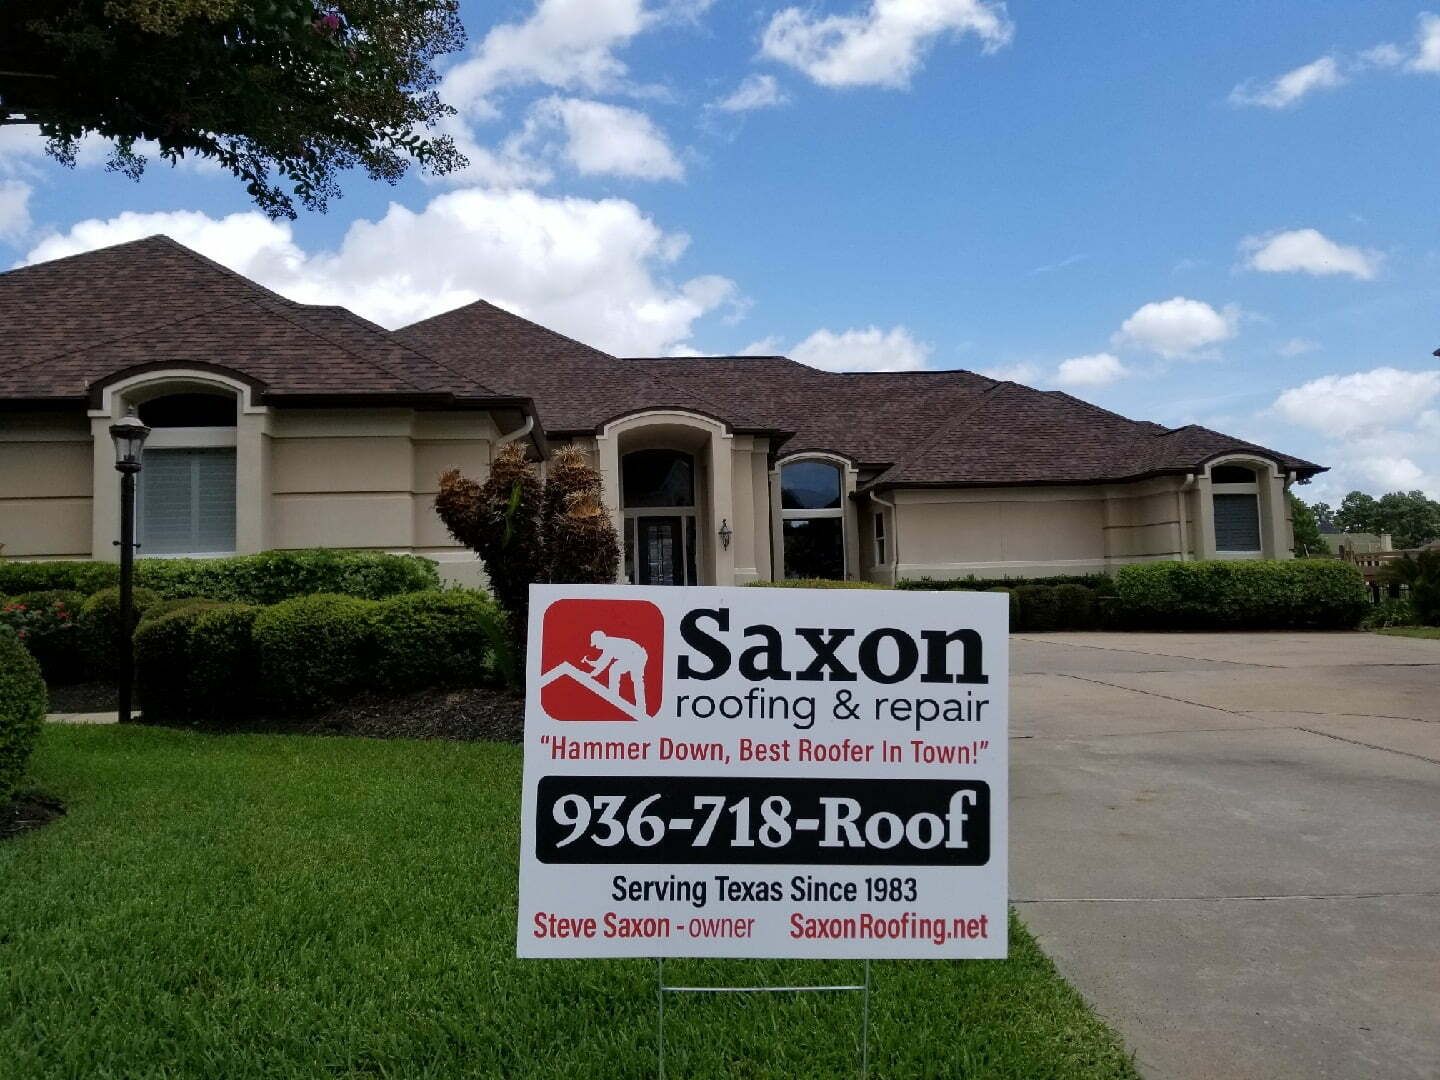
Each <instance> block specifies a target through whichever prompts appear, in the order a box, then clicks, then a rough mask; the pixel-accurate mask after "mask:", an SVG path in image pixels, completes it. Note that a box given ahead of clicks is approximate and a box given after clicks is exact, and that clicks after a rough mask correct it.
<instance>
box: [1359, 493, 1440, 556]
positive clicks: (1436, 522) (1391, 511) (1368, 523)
mask: <svg viewBox="0 0 1440 1080" xmlns="http://www.w3.org/2000/svg"><path fill="white" fill-rule="evenodd" d="M1335 523H1336V524H1337V525H1339V526H1340V528H1342V529H1344V530H1345V531H1346V532H1368V533H1389V534H1390V535H1391V537H1392V538H1393V540H1394V542H1395V546H1396V547H1397V548H1418V547H1424V546H1425V545H1426V544H1429V543H1432V542H1434V541H1435V540H1437V539H1440V502H1436V501H1435V500H1434V499H1431V498H1428V497H1427V496H1426V494H1425V493H1424V492H1423V491H1392V492H1390V493H1389V494H1388V495H1382V496H1380V498H1378V499H1377V498H1375V497H1374V496H1372V495H1367V494H1365V492H1363V491H1352V492H1350V494H1348V495H1346V496H1345V499H1344V501H1343V502H1341V504H1340V509H1339V510H1338V511H1336V513H1335Z"/></svg>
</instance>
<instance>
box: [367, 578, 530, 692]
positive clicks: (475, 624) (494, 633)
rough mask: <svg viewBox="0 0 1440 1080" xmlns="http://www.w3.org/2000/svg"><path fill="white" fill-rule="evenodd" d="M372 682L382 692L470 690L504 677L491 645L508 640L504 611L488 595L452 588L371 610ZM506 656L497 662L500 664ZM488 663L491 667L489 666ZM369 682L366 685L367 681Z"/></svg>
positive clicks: (389, 602) (409, 597)
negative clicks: (496, 668)
mask: <svg viewBox="0 0 1440 1080" xmlns="http://www.w3.org/2000/svg"><path fill="white" fill-rule="evenodd" d="M369 629H370V642H369V645H370V648H371V650H372V651H373V655H374V663H373V666H372V667H371V670H370V680H373V685H375V686H377V687H378V688H380V689H384V690H392V691H406V690H422V689H426V688H428V687H432V686H473V685H475V684H476V683H477V682H488V681H492V680H493V679H494V678H496V677H502V678H504V677H506V676H507V675H509V674H513V673H512V672H504V671H500V672H496V671H494V670H493V667H494V664H495V660H496V659H497V658H496V657H495V656H494V650H493V644H492V643H494V642H496V641H502V640H508V635H507V623H506V620H505V615H504V613H503V612H502V611H501V610H500V608H499V607H498V606H496V604H495V602H494V601H493V600H491V599H490V598H489V597H488V596H485V595H484V594H482V593H476V592H463V591H460V590H452V591H450V592H438V593H416V594H414V595H412V596H401V597H396V598H395V599H393V600H388V601H386V602H384V603H382V604H379V605H377V606H376V607H375V608H374V609H373V610H372V611H371V612H370V628H369ZM508 658H509V654H508V652H507V653H506V654H504V655H502V656H501V657H500V658H499V659H500V661H501V666H502V667H503V666H505V662H506V661H507V660H508ZM487 665H489V666H488V667H487ZM370 680H367V681H370Z"/></svg>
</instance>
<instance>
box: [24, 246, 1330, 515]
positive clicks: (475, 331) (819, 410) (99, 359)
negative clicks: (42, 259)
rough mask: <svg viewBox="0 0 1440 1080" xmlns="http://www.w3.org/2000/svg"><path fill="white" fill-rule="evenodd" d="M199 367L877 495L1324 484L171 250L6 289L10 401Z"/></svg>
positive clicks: (1086, 418)
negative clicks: (1212, 472)
mask: <svg viewBox="0 0 1440 1080" xmlns="http://www.w3.org/2000/svg"><path fill="white" fill-rule="evenodd" d="M177 362H179V363H207V364H218V365H222V366H224V367H226V368H229V369H231V370H234V371H237V372H239V373H241V374H242V375H244V376H245V377H246V378H248V379H250V380H251V381H252V382H254V383H256V384H257V385H258V386H259V387H260V389H261V393H262V400H264V401H267V402H273V403H276V404H284V403H286V402H287V401H290V402H294V403H300V402H307V403H308V402H313V401H318V400H326V401H331V402H336V403H339V402H343V401H345V400H347V399H354V400H360V399H361V398H375V397H378V398H382V399H385V398H389V399H394V400H397V401H399V400H410V399H424V400H436V401H440V400H443V401H447V402H452V403H453V402H473V403H477V404H480V403H484V402H490V403H498V402H506V403H515V402H516V399H525V398H528V399H533V400H534V401H536V402H537V403H538V404H539V406H540V411H541V416H542V418H543V426H544V427H545V428H546V429H547V430H548V431H549V432H551V433H552V434H575V433H580V432H590V431H595V430H597V429H598V428H600V427H601V426H603V425H604V424H605V423H607V422H608V421H610V420H613V419H616V418H617V417H620V416H623V415H625V414H627V413H631V412H635V411H638V410H642V409H655V408H665V407H675V408H685V409H691V410H694V411H697V412H702V413H705V414H707V415H710V416H713V417H716V418H718V419H720V420H723V421H724V422H725V423H727V424H728V425H729V426H730V427H731V428H732V429H734V430H737V431H754V432H764V433H767V434H769V435H771V436H772V437H773V438H774V440H775V443H776V444H777V445H780V446H781V452H782V453H785V454H790V453H798V452H802V451H821V450H824V451H830V452H833V453H838V454H842V455H844V456H846V457H848V458H850V459H851V460H852V461H854V462H855V463H856V464H857V465H859V466H861V467H863V468H866V469H867V470H875V471H876V472H877V475H876V476H875V479H874V480H873V483H874V485H876V486H879V487H882V488H883V487H890V486H960V485H971V484H973V485H1003V484H1031V483H1035V484H1039V483H1096V482H1104V481H1108V480H1125V479H1133V478H1137V477H1141V476H1149V475H1155V474H1157V473H1165V472H1172V473H1173V472H1186V471H1190V470H1193V469H1196V468H1198V467H1200V466H1201V465H1203V464H1204V463H1205V462H1206V461H1208V460H1209V459H1210V458H1212V457H1214V456H1216V455H1217V454H1220V453H1223V452H1227V451H1248V452H1253V453H1258V454H1262V455H1264V456H1266V457H1269V458H1271V459H1273V460H1275V461H1276V462H1277V463H1279V464H1280V466H1281V467H1282V468H1285V469H1293V470H1295V471H1296V472H1299V473H1301V474H1303V475H1309V474H1312V473H1314V472H1318V471H1320V466H1318V465H1315V464H1313V463H1311V462H1308V461H1303V460H1301V459H1299V458H1292V457H1288V456H1286V455H1283V454H1278V453H1275V452H1273V451H1270V450H1266V449H1264V448H1263V447H1258V446H1255V445H1254V444H1252V443H1247V442H1244V441H1242V440H1239V439H1233V438H1231V437H1230V436H1228V435H1223V434H1221V433H1219V432H1216V431H1211V430H1209V429H1207V428H1202V427H1198V426H1194V425H1190V426H1187V427H1181V428H1174V429H1171V428H1165V427H1162V426H1161V425H1159V424H1152V423H1148V422H1144V421H1137V420H1130V419H1127V418H1126V417H1123V416H1120V415H1118V414H1116V413H1112V412H1109V411H1107V410H1105V409H1101V408H1099V407H1098V406H1095V405H1091V404H1089V403H1088V402H1084V401H1081V400H1079V399H1078V398H1074V397H1071V396H1070V395H1068V394H1063V393H1059V392H1056V391H1040V390H1033V389H1031V388H1029V387H1025V386H1020V385H1018V384H1016V383H1010V382H997V381H995V380H994V379H990V378H987V377H985V376H983V375H977V374H975V373H974V372H969V371H927V372H906V373H895V374H890V373H880V372H877V373H855V374H836V373H832V372H826V371H820V370H818V369H815V368H810V367H806V366H805V365H803V364H798V363H796V362H795V361H793V360H788V359H786V358H785V357H779V356H771V357H733V356H730V357H699V358H690V357H686V358H674V359H671V358H665V359H660V358H645V359H630V360H621V359H618V358H616V357H614V356H611V355H609V354H608V353H604V352H601V351H600V350H598V349H593V348H591V347H589V346H588V345H584V344H582V343H580V342H578V341H575V340H573V339H571V338H567V337H565V336H564V335H562V334H557V333H556V332H554V331H553V330H547V329H546V328H545V327H543V326H539V325H537V324H535V323H533V322H530V321H529V320H527V319H523V318H520V317H519V316H517V315H513V314H511V313H510V312H507V311H504V310H503V309H501V308H498V307H495V306H494V305H493V304H489V303H486V302H484V301H478V302H476V303H473V304H469V305H467V306H465V307H462V308H458V309H457V310H455V311H450V312H446V313H445V314H443V315H437V316H435V317H434V318H431V319H426V320H424V321H423V322H419V323H416V324H414V325H413V326H408V327H406V328H404V329H403V330H399V331H396V332H394V333H390V332H388V331H386V330H384V329H382V328H381V327H379V326H376V325H375V324H373V323H370V322H367V321H366V320H364V319H362V318H360V317H359V316H358V315H355V314H353V313H352V312H349V311H346V310H345V309H344V308H338V307H321V306H314V305H306V304H297V303H295V302H293V301H290V300H287V299H285V298H284V297H282V296H279V295H278V294H276V293H273V292H271V291H270V290H268V289H265V288H263V287H262V286H260V285H257V284H255V283H254V282H251V281H248V280H246V279H245V278H243V277H241V276H240V275H239V274H236V273H234V272H233V271H231V270H227V269H226V268H225V267H223V266H220V265H219V264H218V263H214V262H212V261H210V260H209V259H206V258H204V257H203V256H201V255H198V254H196V253H195V252H193V251H190V250H189V249H188V248H185V247H182V246H181V245H180V244H177V243H175V242H174V241H173V240H170V239H168V238H167V237H163V236H155V237H148V238H146V239H144V240H137V241H134V242H132V243H128V244H119V245H116V246H115V247H110V248H104V249H101V250H99V251H93V252H89V253H87V254H84V255H76V256H72V257H70V258H66V259H57V260H55V261H54V262H49V263H42V264H39V265H37V266H32V267H26V268H23V269H20V270H14V271H11V272H10V273H7V274H0V401H3V400H5V399H10V400H16V399H19V400H31V401H33V400H42V399H48V400H56V399H60V400H71V401H77V402H78V401H83V400H84V398H85V396H86V394H87V393H88V392H89V390H90V388H91V387H92V386H94V385H95V384H96V383H97V381H99V380H103V379H105V378H107V377H108V376H112V375H114V374H116V373H117V372H122V371H125V370H128V369H130V368H134V367H137V366H140V365H145V364H158V363H177Z"/></svg>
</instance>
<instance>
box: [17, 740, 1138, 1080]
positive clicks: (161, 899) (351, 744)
mask: <svg viewBox="0 0 1440 1080" xmlns="http://www.w3.org/2000/svg"><path fill="white" fill-rule="evenodd" d="M34 771H35V780H36V782H37V784H38V785H39V786H40V787H42V788H43V789H44V790H46V791H48V792H50V793H52V794H55V795H58V796H60V797H61V798H63V799H64V800H65V801H66V802H67V803H68V804H69V814H68V815H67V816H66V817H65V818H64V819H62V820H61V821H59V822H57V823H55V824H52V825H50V826H47V827H46V828H44V829H41V830H38V831H35V832H31V833H27V834H24V835H22V836H20V837H18V838H15V839H12V840H9V841H6V842H5V843H3V844H0V883H3V884H0V1062H4V1068H3V1069H0V1072H5V1074H6V1075H13V1076H24V1077H52V1076H53V1077H61V1076H65V1077H69V1076H80V1075H84V1076H91V1077H125V1078H136V1077H166V1078H178V1077H206V1078H208V1077H220V1076H223V1077H226V1078H229V1080H235V1078H243V1077H267V1078H268V1077H317V1076H323V1077H402V1076H403V1077H441V1076H446V1077H448V1076H458V1075H465V1076H486V1077H490V1076H493V1077H507V1078H509V1077H577V1078H582V1077H607V1078H608V1077H648V1076H653V1075H654V1073H655V1062H656V1023H655V1020H656V1017H655V967H654V964H653V963H652V962H650V961H638V960H636V961H628V960H626V961H619V960H612V961H588V962H580V961H540V960H529V961H520V960H517V959H515V956H514V940H515V907H516V862H517V848H518V840H517V818H518V801H519V794H518V793H519V775H520V753H519V748H518V747H515V746H510V745H502V744H485V743H460V744H457V743H438V742H404V741H388V742H387V741H370V740H359V739H340V738H307V737H302V736H273V735H272V736H265V735H254V736H247V735H229V736H216V735H201V734H196V733H189V732H180V731H171V730H162V729H146V728H116V727H111V728H80V727H74V728H71V727H59V726H51V727H49V728H47V730H46V731H45V734H44V737H43V740H42V743H41V746H40V749H39V751H38V753H37V755H36V760H35V770H34ZM1011 933H1012V938H1011V951H1012V957H1011V959H1010V960H1007V961H971V962H968V963H952V962H936V961H932V962H925V963H919V962H908V961H892V962H883V963H877V964H876V965H875V970H874V987H875V990H874V996H873V999H872V1004H871V1016H872V1025H873V1026H872V1029H871V1030H872V1036H871V1076H873V1077H876V1078H879V1077H920V1076H925V1077H929V1076H949V1077H959V1076H975V1077H979V1076H984V1077H1016V1078H1020V1077H1024V1078H1034V1077H1056V1078H1058V1077H1086V1078H1092V1077H1095V1078H1099V1077H1106V1078H1109V1077H1124V1078H1133V1077H1134V1076H1135V1073H1134V1071H1133V1068H1132V1067H1131V1065H1130V1063H1129V1059H1128V1057H1127V1055H1126V1054H1125V1052H1124V1051H1123V1050H1122V1048H1121V1046H1120V1045H1119V1042H1118V1040H1117V1039H1116V1037H1115V1035H1114V1034H1113V1033H1112V1032H1111V1031H1110V1030H1109V1029H1108V1028H1106V1027H1105V1025H1104V1024H1103V1023H1102V1022H1101V1021H1100V1020H1098V1019H1097V1018H1096V1017H1095V1015H1094V1014H1093V1013H1091V1012H1090V1011H1089V1009H1088V1008H1087V1007H1086V1006H1085V1004H1084V1002H1083V1001H1082V1000H1081V999H1080V997H1079V996H1078V995H1077V994H1076V993H1075V992H1074V991H1073V990H1072V989H1070V987H1069V986H1067V985H1066V984H1065V982H1064V981H1063V980H1061V979H1060V977H1059V976H1058V975H1057V974H1056V972H1055V970H1054V968H1053V967H1052V966H1051V964H1050V962H1049V961H1048V960H1047V959H1046V958H1045V957H1044V956H1043V955H1042V954H1041V952H1040V951H1039V949H1038V948H1037V947H1036V945H1035V943H1034V941H1033V939H1032V938H1031V937H1030V936H1029V934H1028V933H1026V931H1025V930H1024V928H1023V927H1022V926H1021V925H1019V924H1018V922H1017V923H1015V925H1014V926H1013V928H1012V931H1011ZM858 968H859V965H858V963H854V962H850V963H840V962H836V963H816V962H760V961H728V962H715V961H672V962H671V963H669V964H667V965H666V974H667V976H673V977H675V978H676V979H677V981H678V980H679V979H681V978H683V979H684V980H685V981H687V982H689V981H690V980H696V981H703V980H715V981H719V980H729V981H742V982H760V981H776V980H781V981H791V980H800V981H832V980H836V979H842V978H844V979H848V978H853V977H855V976H857V975H858V974H859V971H858ZM667 1027H668V1039H667V1046H668V1061H667V1064H668V1066H669V1075H671V1076H674V1077H687V1076H699V1077H715V1076H727V1077H746V1078H749V1077H831V1076H843V1075H847V1074H853V1073H854V1072H855V1071H857V1069H856V1067H857V1063H858V1036H859V1000H858V995H842V996H830V995H814V994H812V995H796V996H788V997H780V996H771V995H764V996H761V995H754V996H751V995H746V996H743V997H742V996H740V995H703V996H702V995H695V996H692V997H691V998H681V999H677V1000H673V1001H672V1003H671V1004H670V1005H669V1006H668V1007H667Z"/></svg>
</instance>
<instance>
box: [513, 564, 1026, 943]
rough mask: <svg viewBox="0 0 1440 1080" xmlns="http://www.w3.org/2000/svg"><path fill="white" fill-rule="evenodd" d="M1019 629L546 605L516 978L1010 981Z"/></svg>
mask: <svg viewBox="0 0 1440 1080" xmlns="http://www.w3.org/2000/svg"><path fill="white" fill-rule="evenodd" d="M1008 618H1009V611H1008V605H1007V597H1005V596H1002V595H997V594H987V593H971V592H948V593H925V592H893V591H884V592H881V591H878V590H876V591H868V590H829V591H812V590H796V589H752V588H668V589H667V588H644V587H633V586H623V585H622V586H615V585H607V586H595V585H543V586H542V585H537V586H534V587H533V588H532V589H531V592H530V640H529V657H528V668H527V671H526V689H527V694H526V699H525V785H524V798H523V809H522V815H523V816H522V819H521V841H520V842H521V853H520V915H519V931H518V941H517V951H518V953H519V955H520V956H555V957H578V956H612V957H619V956H659V957H665V956H736V957H833V958H840V957H855V958H861V957H864V958H898V957H950V958H957V957H1003V956H1005V955H1006V836H1007V813H1006V811H1007V794H1008V790H1007V789H1008V783H1007V778H1008V752H1007V751H1008V748H1007V739H1006V735H1007V727H1008V724H1007V715H1008V708H1007V705H1008V685H1009V657H1008V643H1007V631H1008Z"/></svg>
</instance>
